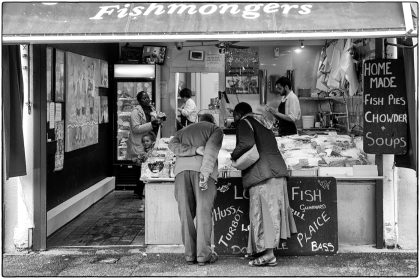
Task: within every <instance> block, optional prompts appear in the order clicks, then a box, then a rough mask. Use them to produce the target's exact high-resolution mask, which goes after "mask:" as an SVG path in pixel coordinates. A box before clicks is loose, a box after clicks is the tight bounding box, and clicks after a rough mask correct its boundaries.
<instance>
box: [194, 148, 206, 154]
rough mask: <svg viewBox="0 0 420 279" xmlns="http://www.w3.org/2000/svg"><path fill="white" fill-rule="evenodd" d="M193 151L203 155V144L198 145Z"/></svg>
mask: <svg viewBox="0 0 420 279" xmlns="http://www.w3.org/2000/svg"><path fill="white" fill-rule="evenodd" d="M195 153H197V154H198V155H201V156H204V146H199V147H198V148H197V149H196V150H195Z"/></svg>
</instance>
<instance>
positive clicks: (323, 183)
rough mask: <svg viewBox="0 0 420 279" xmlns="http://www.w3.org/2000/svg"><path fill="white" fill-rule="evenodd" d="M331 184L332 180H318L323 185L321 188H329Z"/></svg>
mask: <svg viewBox="0 0 420 279" xmlns="http://www.w3.org/2000/svg"><path fill="white" fill-rule="evenodd" d="M330 184H331V180H330V181H326V180H318V185H319V186H321V188H322V189H324V190H329V189H330Z"/></svg>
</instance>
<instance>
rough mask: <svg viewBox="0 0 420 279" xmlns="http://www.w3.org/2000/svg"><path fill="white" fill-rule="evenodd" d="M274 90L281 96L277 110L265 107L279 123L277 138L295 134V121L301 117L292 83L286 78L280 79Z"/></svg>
mask: <svg viewBox="0 0 420 279" xmlns="http://www.w3.org/2000/svg"><path fill="white" fill-rule="evenodd" d="M276 88H277V90H278V92H279V93H280V95H281V101H280V105H279V106H278V108H277V109H275V108H273V107H268V106H267V107H266V110H267V111H268V112H270V113H271V114H272V115H273V116H274V117H275V118H276V119H277V120H278V122H279V136H287V135H294V134H297V128H296V121H298V120H299V119H300V117H301V111H300V104H299V98H298V97H297V96H296V94H295V93H294V92H293V90H292V89H291V88H292V83H291V82H290V80H289V79H288V78H287V77H280V78H279V79H278V80H277V81H276Z"/></svg>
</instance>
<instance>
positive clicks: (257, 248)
mask: <svg viewBox="0 0 420 279" xmlns="http://www.w3.org/2000/svg"><path fill="white" fill-rule="evenodd" d="M233 117H234V119H235V122H236V123H237V125H236V127H237V128H236V147H235V149H234V150H233V152H232V154H231V158H232V160H234V161H236V160H237V159H238V158H239V157H241V156H242V155H243V154H244V153H245V152H247V151H248V150H250V149H251V148H252V146H253V145H254V144H255V145H256V147H257V149H258V153H259V155H260V158H259V159H258V161H257V162H255V163H254V164H253V165H251V166H250V167H248V168H247V169H245V170H243V171H242V184H243V186H244V188H245V189H247V190H249V219H250V230H249V238H250V239H249V241H248V250H247V251H248V253H249V254H258V255H259V257H258V258H256V259H255V260H252V261H250V262H249V263H248V264H249V265H250V266H275V265H276V264H277V259H276V257H275V256H274V252H273V251H274V248H276V247H278V245H279V243H280V239H287V238H289V237H290V236H291V233H296V232H297V230H296V224H295V222H294V219H293V215H292V212H291V209H290V206H289V198H288V196H287V182H286V176H287V167H286V164H285V162H284V160H283V157H282V156H281V153H280V151H279V149H278V147H277V141H276V138H275V137H274V134H273V132H272V131H271V130H269V129H267V128H266V127H265V126H263V125H262V124H261V123H260V122H259V121H258V120H256V119H255V118H254V117H253V114H252V108H251V106H250V105H249V104H247V103H239V104H238V105H236V107H235V110H234V111H233Z"/></svg>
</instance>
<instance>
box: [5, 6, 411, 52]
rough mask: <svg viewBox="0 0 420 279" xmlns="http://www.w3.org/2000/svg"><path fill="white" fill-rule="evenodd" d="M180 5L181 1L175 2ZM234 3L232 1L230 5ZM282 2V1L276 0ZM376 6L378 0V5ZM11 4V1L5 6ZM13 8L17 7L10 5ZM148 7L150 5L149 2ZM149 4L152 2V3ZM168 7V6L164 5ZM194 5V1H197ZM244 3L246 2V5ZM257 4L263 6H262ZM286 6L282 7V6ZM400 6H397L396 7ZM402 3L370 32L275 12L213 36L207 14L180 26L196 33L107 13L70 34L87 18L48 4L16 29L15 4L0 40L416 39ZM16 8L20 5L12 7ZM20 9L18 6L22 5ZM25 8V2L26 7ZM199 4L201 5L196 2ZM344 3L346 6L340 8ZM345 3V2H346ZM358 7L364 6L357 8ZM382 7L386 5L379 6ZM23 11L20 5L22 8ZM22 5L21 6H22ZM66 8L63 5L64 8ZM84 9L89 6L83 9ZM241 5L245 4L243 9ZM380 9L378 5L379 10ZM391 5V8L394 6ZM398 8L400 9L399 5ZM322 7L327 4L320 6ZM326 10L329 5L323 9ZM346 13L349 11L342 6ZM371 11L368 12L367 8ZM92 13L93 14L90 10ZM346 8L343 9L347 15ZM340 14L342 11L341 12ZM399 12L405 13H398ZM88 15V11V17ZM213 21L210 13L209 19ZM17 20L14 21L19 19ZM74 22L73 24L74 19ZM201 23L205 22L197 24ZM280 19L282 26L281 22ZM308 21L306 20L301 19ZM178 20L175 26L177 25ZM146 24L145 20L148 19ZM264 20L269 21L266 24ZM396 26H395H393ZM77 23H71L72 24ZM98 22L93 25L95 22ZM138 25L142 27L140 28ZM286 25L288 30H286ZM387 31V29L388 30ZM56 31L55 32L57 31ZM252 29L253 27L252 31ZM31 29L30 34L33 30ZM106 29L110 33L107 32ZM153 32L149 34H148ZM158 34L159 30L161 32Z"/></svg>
mask: <svg viewBox="0 0 420 279" xmlns="http://www.w3.org/2000/svg"><path fill="white" fill-rule="evenodd" d="M175 3H178V4H180V2H175ZM185 3H187V4H190V3H191V2H185ZM216 3H218V4H220V2H216ZM232 3H233V2H232ZM262 3H263V4H267V3H266V2H262ZM279 3H280V2H279ZM297 3H298V4H305V3H303V2H302V3H301V2H297ZM378 3H379V2H378ZM9 4H10V3H9ZM13 4H15V3H13ZM60 4H62V5H63V6H65V5H67V8H68V5H72V4H73V5H74V3H70V4H69V3H60ZM99 4H101V5H108V4H114V3H94V4H92V3H86V2H81V3H80V5H96V6H94V7H93V8H92V6H90V9H91V10H92V9H94V8H98V5H99ZM115 4H121V3H115ZM138 4H144V3H142V2H136V3H131V4H130V5H132V6H134V5H138ZM149 4H150V3H149ZM152 4H153V3H152ZM154 4H161V2H156V3H154ZM166 4H168V3H166ZM196 4H197V3H196ZM245 4H250V3H247V2H245ZM245 4H244V3H242V4H241V5H245ZM260 4H261V3H260ZM281 4H284V3H281ZM313 4H314V5H320V4H324V5H331V3H320V2H313ZM333 4H335V5H336V6H337V5H339V4H337V3H336V2H335V3H333ZM359 4H360V3H359V2H355V3H351V4H350V5H353V6H354V7H353V6H352V7H351V8H352V9H354V11H355V12H356V13H357V5H359ZM395 4H398V3H394V5H395ZM399 4H402V8H399V9H398V10H400V11H399V13H400V14H399V15H398V16H397V18H399V19H400V21H395V22H393V24H394V25H391V26H383V27H382V26H378V24H376V25H372V26H370V28H369V27H368V28H359V27H364V25H361V24H359V25H357V24H354V23H349V24H348V25H349V27H352V26H353V27H357V29H354V28H352V29H345V26H346V23H345V22H340V23H337V24H339V25H340V27H339V28H340V29H337V28H335V29H334V27H332V28H331V29H330V30H328V29H329V25H328V24H327V25H326V24H325V19H324V21H323V25H322V24H321V25H320V28H319V29H316V28H317V26H309V25H307V26H306V27H304V28H302V24H300V25H299V26H300V28H301V29H306V30H294V29H293V24H294V23H300V22H301V21H300V16H301V15H294V16H292V15H290V16H289V17H287V16H286V19H285V18H284V17H281V15H280V16H279V15H275V16H274V15H273V14H269V15H268V16H267V15H265V18H261V21H263V20H262V19H264V20H265V23H261V24H260V25H259V26H258V27H259V29H258V28H255V29H254V30H251V31H249V32H248V30H244V29H247V27H248V28H250V27H254V26H252V25H248V26H245V28H243V27H242V29H241V26H240V25H239V28H238V23H239V24H240V23H241V21H240V20H241V19H239V20H238V18H233V16H231V17H232V18H233V19H231V18H229V17H224V18H222V17H221V16H220V15H219V16H220V17H221V19H222V21H224V22H225V24H226V23H230V22H231V21H232V22H233V24H236V29H235V28H233V29H232V30H233V31H230V30H229V31H227V30H226V28H224V27H223V26H221V27H220V28H219V29H220V30H222V32H212V31H206V30H210V29H212V28H213V26H210V23H209V20H208V17H206V16H196V17H191V18H188V19H186V20H185V21H186V22H181V24H180V25H181V26H182V25H183V26H189V25H188V24H191V23H194V24H195V25H197V27H196V29H194V28H190V29H189V30H187V31H188V32H182V31H183V29H182V28H178V29H176V28H172V29H171V30H169V32H164V31H163V32H162V28H161V27H160V29H159V28H157V30H156V32H153V31H155V30H153V28H151V27H150V26H147V27H146V28H143V30H140V31H141V32H133V31H136V29H141V26H144V25H141V24H144V23H145V19H144V18H140V19H136V20H137V22H136V20H133V19H131V18H128V17H127V18H124V20H120V19H118V18H116V17H115V16H114V17H111V16H109V19H108V17H107V16H108V15H107V14H106V16H105V15H104V16H103V20H105V21H102V22H103V23H104V25H106V28H102V29H101V28H100V26H101V25H98V24H97V25H95V24H93V26H94V28H90V29H89V28H86V31H91V30H97V31H105V32H100V33H95V32H83V31H84V30H83V28H81V32H79V33H73V32H71V31H72V30H74V31H79V30H75V27H74V26H73V27H72V28H66V27H65V26H66V24H67V26H68V25H69V22H76V23H79V24H81V27H82V26H83V25H86V24H87V23H89V22H88V19H91V18H89V17H88V16H87V15H86V14H84V15H82V17H79V18H77V17H74V16H73V17H68V18H66V14H65V11H66V10H65V9H66V8H63V9H64V10H63V9H61V10H60V9H57V11H58V12H57V13H58V15H57V16H55V14H54V13H53V12H52V11H55V10H51V9H50V10H48V6H45V10H44V7H43V6H41V7H40V5H38V6H34V7H36V11H37V12H34V13H31V7H29V6H26V10H25V12H24V15H20V16H21V18H20V19H19V20H20V21H17V22H21V21H22V20H25V18H26V17H28V18H29V19H28V20H27V21H26V22H25V23H24V24H22V27H19V26H17V24H13V23H16V22H13V20H14V18H16V16H17V13H18V12H17V10H18V9H17V8H13V6H10V7H11V8H9V9H6V13H5V9H3V22H2V26H3V28H2V29H3V34H2V39H3V43H6V44H12V43H34V44H36V43H92V42H98V43H115V42H121V41H123V42H136V41H142V42H183V41H188V40H202V41H206V40H220V41H224V40H225V41H231V40H240V41H255V40H299V39H305V40H311V39H313V40H319V39H341V38H386V37H388V38H395V37H417V36H418V33H417V29H416V27H415V26H414V24H413V18H412V15H411V7H410V3H408V2H407V3H402V2H401V3H399ZM16 5H18V4H16ZM20 5H22V4H20ZM27 5H29V4H27ZM32 5H33V4H32ZM197 5H200V4H197ZM343 5H344V4H343ZM347 5H349V4H347ZM360 5H363V3H362V4H360ZM380 5H386V4H383V3H381V4H380ZM20 7H21V6H20ZM23 7H25V6H23ZM65 7H66V6H65ZM86 7H88V6H86ZM241 7H243V6H241ZM378 7H379V6H378ZM394 7H395V6H394ZM397 7H398V6H397ZM400 7H401V6H400ZM323 8H325V6H324V7H323ZM327 8H328V7H327ZM345 9H348V7H347V8H345ZM358 9H359V13H363V12H364V11H363V10H361V8H358ZM371 9H372V8H371ZM381 9H382V11H383V10H384V7H381ZM93 11H95V10H93ZM345 11H346V10H344V12H345ZM340 12H341V13H342V14H343V10H341V11H340ZM13 13H15V14H14V15H12V14H13ZM329 13H330V14H328V15H331V14H332V12H331V9H330V10H329ZM401 13H402V14H403V15H401ZM319 14H320V12H319V8H318V10H317V14H316V13H315V8H314V15H313V16H312V18H309V20H308V24H311V22H312V23H314V22H316V21H315V20H317V18H316V17H315V16H316V15H317V16H319ZM90 15H92V13H91V14H90ZM93 15H94V13H93ZM5 16H6V20H5V19H4V17H5ZM166 16H167V17H164V18H163V19H164V20H166V19H167V20H169V21H171V20H172V21H173V20H174V19H176V20H178V21H179V20H180V18H179V17H178V18H176V17H175V16H174V15H166ZM212 16H213V18H215V16H214V15H212ZM361 16H363V18H362V20H364V22H367V21H366V20H367V18H366V12H364V14H362V15H361ZM386 16H389V14H387V15H386ZM156 17H157V16H154V17H152V18H151V21H153V20H155V22H157V21H158V20H161V21H162V18H160V19H156ZM50 19H51V20H52V22H54V23H52V24H51V25H52V26H54V27H56V25H54V24H58V25H62V26H63V27H62V30H63V32H62V33H54V31H61V29H60V28H61V27H58V28H51V30H45V32H43V31H44V30H42V29H41V30H40V29H39V28H38V29H36V23H39V24H40V25H42V24H43V25H44V26H45V24H46V22H47V23H48V20H50ZM17 20H18V19H17ZM72 20H73V21H72ZM201 20H203V21H202V22H201ZM282 20H283V21H284V22H285V23H282ZM305 20H306V19H305ZM339 20H340V19H339V18H337V17H336V18H333V19H332V23H331V26H336V24H335V23H336V22H339ZM357 20H358V19H355V21H357ZM178 21H177V23H178ZM32 22H34V23H35V24H34V25H35V27H30V24H29V23H32ZM146 22H147V21H146ZM267 22H268V23H267ZM385 22H386V21H384V20H383V19H382V21H381V23H382V24H384V23H385ZM397 22H398V23H397ZM76 23H75V24H76ZM95 23H97V22H95ZM114 23H117V24H115V25H116V28H115V29H114V30H109V29H112V28H109V27H110V26H114ZM271 24H273V25H275V26H277V27H274V28H271V29H272V30H267V31H258V30H264V26H267V25H269V26H270V27H271ZM139 26H140V28H139ZM219 26H220V25H219ZM285 26H286V27H285ZM388 27H389V28H388ZM276 28H278V29H279V30H275V29H276ZM57 29H58V30H57ZM250 29H251V28H250ZM31 30H33V32H32V31H31ZM108 30H109V32H108ZM214 30H217V31H220V30H218V29H217V28H214ZM150 31H152V32H150ZM159 31H160V32H159Z"/></svg>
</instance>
